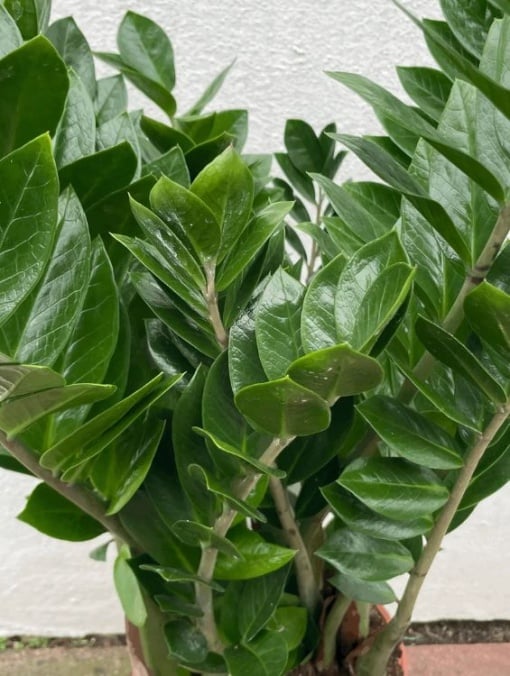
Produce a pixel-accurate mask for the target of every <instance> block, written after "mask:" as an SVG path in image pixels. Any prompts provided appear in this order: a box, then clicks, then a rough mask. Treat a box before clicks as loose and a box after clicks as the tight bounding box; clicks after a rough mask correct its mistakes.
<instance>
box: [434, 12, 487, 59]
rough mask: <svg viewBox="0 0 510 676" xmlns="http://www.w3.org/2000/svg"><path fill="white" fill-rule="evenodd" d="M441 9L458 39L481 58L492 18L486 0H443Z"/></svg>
mask: <svg viewBox="0 0 510 676" xmlns="http://www.w3.org/2000/svg"><path fill="white" fill-rule="evenodd" d="M441 9H442V10H443V14H444V16H445V19H446V20H447V22H448V25H449V26H450V28H451V30H452V31H453V33H454V34H455V37H456V38H457V40H458V41H459V42H460V43H461V44H462V46H463V47H464V48H465V49H467V50H468V51H469V52H471V54H473V56H475V57H477V58H479V57H480V56H481V54H482V51H483V48H484V45H485V41H486V39H487V32H488V30H489V27H490V24H491V19H492V17H491V16H490V14H489V13H488V11H487V2H486V0H485V1H482V0H471V1H470V2H459V0H441Z"/></svg>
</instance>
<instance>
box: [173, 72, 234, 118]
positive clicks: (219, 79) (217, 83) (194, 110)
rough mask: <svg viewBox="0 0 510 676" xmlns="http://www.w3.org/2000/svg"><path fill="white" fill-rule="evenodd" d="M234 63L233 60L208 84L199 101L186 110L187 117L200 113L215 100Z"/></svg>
mask: <svg viewBox="0 0 510 676" xmlns="http://www.w3.org/2000/svg"><path fill="white" fill-rule="evenodd" d="M234 63H235V62H234V61H232V63H231V64H230V65H228V66H227V67H226V68H224V69H223V70H222V71H221V72H220V73H218V75H216V77H215V78H214V79H213V81H212V82H211V83H210V84H209V85H208V86H207V88H206V89H205V91H204V93H203V94H202V95H201V96H200V98H199V99H198V101H196V102H195V103H194V104H193V105H192V106H191V108H190V109H189V110H188V111H187V112H186V115H185V116H186V117H190V116H192V115H200V113H201V112H202V111H203V109H204V108H205V107H206V106H207V105H208V104H209V103H210V102H211V101H212V100H213V98H214V97H215V96H216V94H217V93H218V92H219V90H220V89H221V87H222V85H223V83H224V82H225V78H226V77H227V75H228V74H229V72H230V69H231V68H232V66H233V65H234Z"/></svg>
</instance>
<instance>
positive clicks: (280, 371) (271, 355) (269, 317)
mask: <svg viewBox="0 0 510 676" xmlns="http://www.w3.org/2000/svg"><path fill="white" fill-rule="evenodd" d="M303 295H304V287H303V285H302V284H300V282H298V281H297V280H296V279H294V278H293V277H291V276H290V275H289V274H288V273H286V272H285V271H284V270H282V269H279V270H277V271H276V272H275V274H274V275H273V276H272V278H271V280H270V281H269V283H268V285H267V286H266V288H265V289H264V293H263V294H262V297H261V299H260V301H259V302H258V305H257V308H256V315H255V335H256V339H257V347H258V351H259V356H260V361H261V363H262V366H263V367H264V371H265V372H266V375H267V377H268V378H269V379H275V378H280V377H282V376H283V375H284V374H285V373H286V372H287V369H288V367H289V365H290V364H291V363H292V362H293V361H294V360H296V359H297V358H298V357H299V356H300V354H301V336H300V327H301V305H302V301H303Z"/></svg>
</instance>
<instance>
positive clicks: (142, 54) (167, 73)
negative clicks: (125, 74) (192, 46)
mask: <svg viewBox="0 0 510 676" xmlns="http://www.w3.org/2000/svg"><path fill="white" fill-rule="evenodd" d="M117 44H118V47H119V51H120V56H121V58H122V60H123V61H124V63H125V64H126V65H127V66H129V67H130V68H132V69H133V70H135V71H138V72H140V73H142V75H145V77H147V78H148V79H149V80H152V81H154V82H158V83H159V84H160V85H162V86H163V87H165V88H166V89H168V90H169V91H171V90H172V89H173V87H174V85H175V68H174V55H173V49H172V44H171V42H170V40H169V39H168V37H167V35H166V33H165V32H164V31H163V29H162V28H160V27H159V26H158V25H157V24H156V23H155V22H154V21H151V19H149V18H148V17H146V16H142V15H140V14H136V13H135V12H131V11H129V12H126V14H125V15H124V18H123V19H122V21H121V24H120V26H119V31H118V34H117Z"/></svg>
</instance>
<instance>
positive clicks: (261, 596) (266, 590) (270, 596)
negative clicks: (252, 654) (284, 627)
mask: <svg viewBox="0 0 510 676" xmlns="http://www.w3.org/2000/svg"><path fill="white" fill-rule="evenodd" d="M288 574H289V568H288V567H283V568H280V569H279V570H276V571H274V572H272V573H268V574H267V575H263V576H262V577H257V578H255V579H254V580H249V581H247V582H244V583H243V585H242V590H241V593H240V599H239V605H238V608H237V617H238V622H239V631H240V634H241V637H242V639H243V641H246V642H248V641H251V640H252V639H253V638H255V636H256V635H257V634H258V633H259V631H260V630H261V629H263V628H264V627H265V625H266V624H267V622H268V621H269V619H270V618H271V617H272V615H273V614H274V612H275V610H276V607H277V606H278V603H279V602H280V598H281V595H282V594H283V591H284V588H285V583H286V581H287V576H288Z"/></svg>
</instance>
